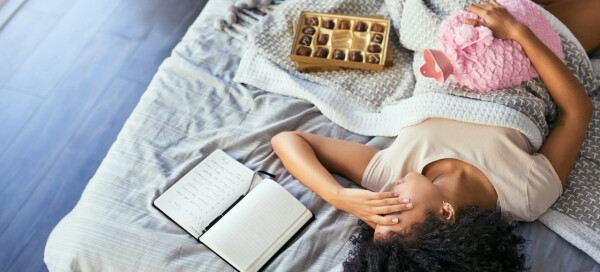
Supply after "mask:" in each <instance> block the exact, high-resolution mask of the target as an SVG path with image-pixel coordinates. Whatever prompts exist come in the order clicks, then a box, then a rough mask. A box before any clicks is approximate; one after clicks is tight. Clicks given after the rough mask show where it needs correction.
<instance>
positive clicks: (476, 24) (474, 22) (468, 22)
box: [463, 18, 483, 26]
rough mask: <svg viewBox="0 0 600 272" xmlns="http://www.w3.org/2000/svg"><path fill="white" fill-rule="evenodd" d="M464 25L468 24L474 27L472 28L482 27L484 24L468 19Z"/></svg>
mask: <svg viewBox="0 0 600 272" xmlns="http://www.w3.org/2000/svg"><path fill="white" fill-rule="evenodd" d="M463 23H465V24H468V25H472V26H482V25H483V23H482V22H480V21H477V20H475V19H470V18H466V19H465V20H464V21H463Z"/></svg>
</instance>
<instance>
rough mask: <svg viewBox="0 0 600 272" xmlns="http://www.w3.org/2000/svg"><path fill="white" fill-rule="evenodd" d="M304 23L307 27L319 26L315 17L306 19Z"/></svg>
mask: <svg viewBox="0 0 600 272" xmlns="http://www.w3.org/2000/svg"><path fill="white" fill-rule="evenodd" d="M304 23H305V24H306V25H308V26H316V25H318V24H319V19H317V18H315V17H310V18H306V21H305V22H304Z"/></svg>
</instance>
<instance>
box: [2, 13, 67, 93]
mask: <svg viewBox="0 0 600 272" xmlns="http://www.w3.org/2000/svg"><path fill="white" fill-rule="evenodd" d="M58 19H59V17H58V16H55V15H48V14H46V13H44V12H41V11H37V10H34V9H30V8H27V7H23V8H21V9H20V10H19V12H17V13H16V14H15V15H14V17H13V18H12V19H11V20H10V21H9V22H8V23H7V24H6V26H4V28H3V29H2V30H1V32H0V48H1V49H2V51H3V52H5V53H4V54H1V53H0V63H2V65H0V86H2V85H5V84H6V82H7V81H8V80H9V79H10V78H11V77H12V76H13V75H14V74H15V72H16V71H17V70H18V69H20V68H21V66H23V63H25V61H26V60H27V58H29V56H30V55H31V51H33V50H34V49H36V48H37V47H38V45H39V44H40V42H41V41H42V40H43V39H44V38H45V37H46V36H47V35H48V32H49V31H50V30H51V29H52V28H53V27H54V25H55V24H56V22H57V21H58ZM8 52H10V54H8Z"/></svg>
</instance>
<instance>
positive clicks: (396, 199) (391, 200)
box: [370, 196, 410, 206]
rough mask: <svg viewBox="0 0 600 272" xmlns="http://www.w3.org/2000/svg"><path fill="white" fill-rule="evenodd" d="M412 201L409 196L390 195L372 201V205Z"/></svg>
mask: <svg viewBox="0 0 600 272" xmlns="http://www.w3.org/2000/svg"><path fill="white" fill-rule="evenodd" d="M407 203H410V199H409V198H407V197H397V196H395V197H390V198H386V199H379V200H373V201H371V203H370V204H371V205H373V206H386V205H395V204H407Z"/></svg>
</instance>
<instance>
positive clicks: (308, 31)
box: [302, 26, 315, 35]
mask: <svg viewBox="0 0 600 272" xmlns="http://www.w3.org/2000/svg"><path fill="white" fill-rule="evenodd" d="M302 33H304V34H308V35H312V34H315V29H314V28H313V27H310V26H307V27H305V28H304V29H302Z"/></svg>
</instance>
